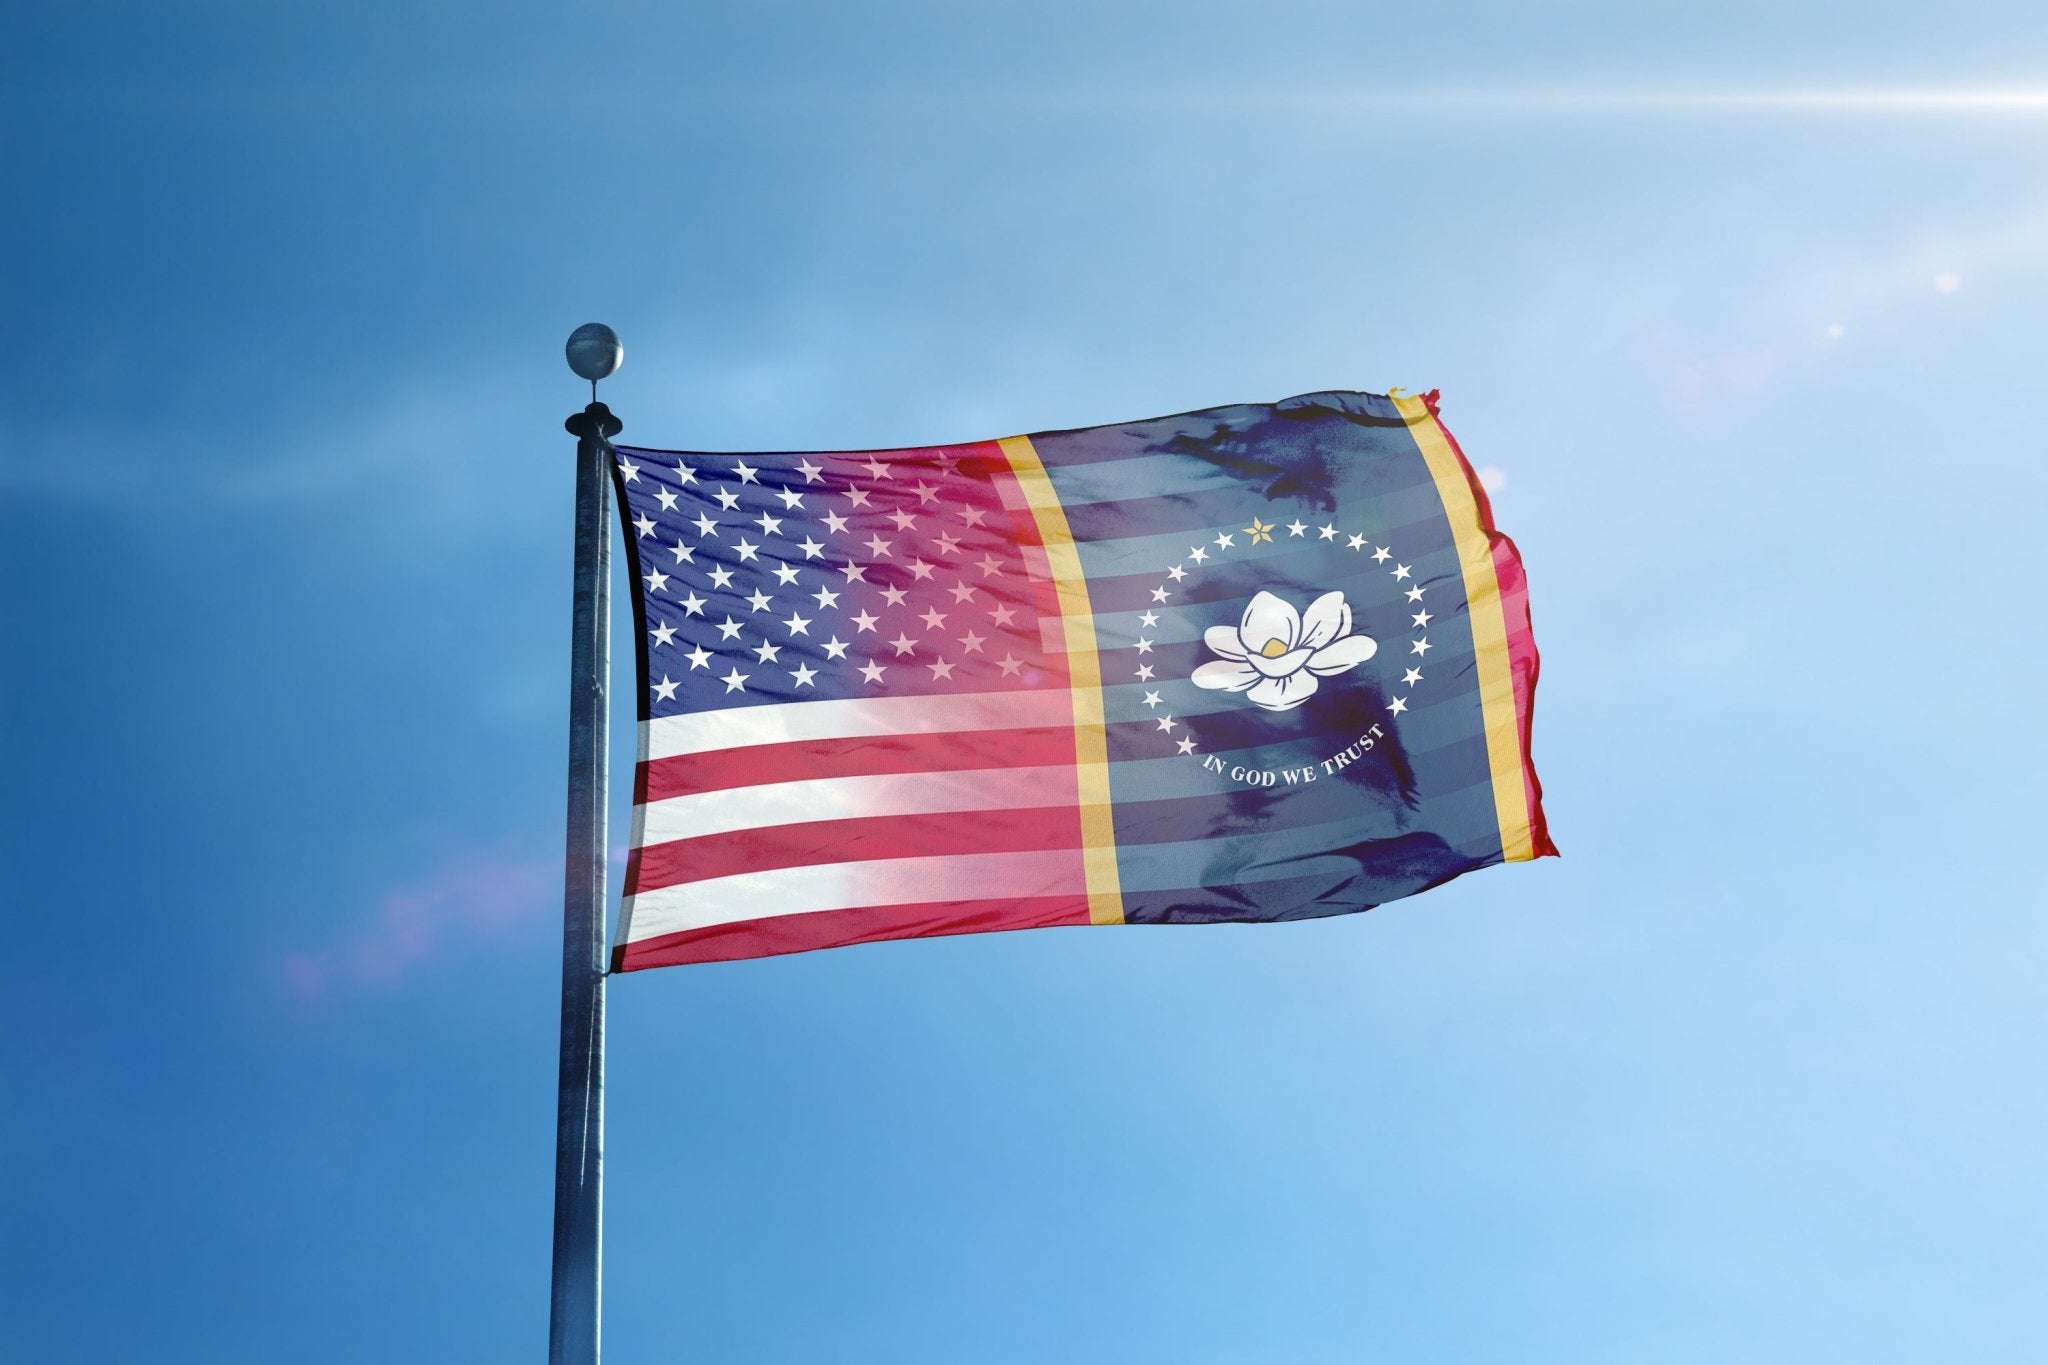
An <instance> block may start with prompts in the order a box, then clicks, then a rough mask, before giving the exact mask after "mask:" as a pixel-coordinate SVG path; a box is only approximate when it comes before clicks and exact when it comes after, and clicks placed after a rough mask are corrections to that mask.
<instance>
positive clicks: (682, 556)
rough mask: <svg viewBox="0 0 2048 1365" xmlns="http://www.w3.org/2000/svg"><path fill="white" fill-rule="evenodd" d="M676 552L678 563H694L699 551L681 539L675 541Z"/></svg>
mask: <svg viewBox="0 0 2048 1365" xmlns="http://www.w3.org/2000/svg"><path fill="white" fill-rule="evenodd" d="M674 553H675V557H676V563H678V564H692V563H695V562H696V559H697V552H696V551H695V550H692V549H691V548H690V547H689V546H687V545H685V544H683V542H681V541H680V540H679V541H677V542H676V543H675V551H674Z"/></svg>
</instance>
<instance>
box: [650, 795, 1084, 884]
mask: <svg viewBox="0 0 2048 1365" xmlns="http://www.w3.org/2000/svg"><path fill="white" fill-rule="evenodd" d="M1079 847H1081V813H1080V811H1079V810H1078V809H1076V808H1075V807H1073V806H1053V807H1046V808H1039V809H1034V810H967V811H945V812H942V813H937V814H931V815H877V816H864V817H859V818H856V819H851V820H810V821H805V822H803V823H801V824H794V825H769V826H766V827H764V828H761V829H741V830H733V831H730V832H729V833H725V834H706V835H701V836H699V837H698V838H695V839H674V840H671V841H670V842H668V843H665V844H653V845H650V846H649V847H647V848H641V849H635V850H634V851H633V853H632V855H631V856H630V857H629V858H628V859H627V863H626V894H627V895H638V894H639V893H640V892H642V891H655V890H659V889H660V888H661V887H664V886H676V885H679V884H681V883H683V882H699V881H704V880H707V879H708V878H711V877H729V876H733V875H736V874H738V873H741V872H766V871H769V870H771V869H773V868H780V867H812V866H816V865H817V864H820V863H858V862H870V861H874V860H877V859H883V858H934V857H944V856H947V855H951V854H960V853H1029V852H1036V851H1039V850H1044V849H1060V848H1079Z"/></svg>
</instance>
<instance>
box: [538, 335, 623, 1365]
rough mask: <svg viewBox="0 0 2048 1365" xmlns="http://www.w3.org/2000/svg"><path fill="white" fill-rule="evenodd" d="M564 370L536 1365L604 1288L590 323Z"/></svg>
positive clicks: (610, 367)
mask: <svg viewBox="0 0 2048 1365" xmlns="http://www.w3.org/2000/svg"><path fill="white" fill-rule="evenodd" d="M568 355H569V368H570V369H572V370H574V371H575V372H576V373H577V374H578V375H579V376H581V377H582V378H584V379H587V380H589V381H590V406H589V407H587V408H585V409H584V410H583V411H581V412H579V413H577V414H575V415H574V416H573V417H571V418H569V420H568V421H567V422H565V423H563V425H564V426H565V427H566V428H567V429H568V430H569V432H570V434H571V435H573V436H575V437H576V594H575V606H574V608H573V614H572V620H573V626H572V634H571V638H570V646H569V821H568V856H567V859H566V864H565V866H566V875H565V877H564V881H563V897H562V1059H561V1073H560V1089H559V1090H558V1092H557V1097H556V1105H555V1251H554V1282H553V1293H552V1297H551V1299H550V1303H549V1313H548V1365H597V1358H598V1335H599V1332H598V1329H599V1321H600V1313H599V1305H600V1302H601V1300H602V1286H603V1276H604V972H605V951H604V948H605V944H604V940H605V872H606V861H607V858H606V854H607V850H606V848H605V799H606V788H607V785H608V784H607V782H606V776H607V767H608V763H607V760H608V758H609V744H610V738H611V725H610V706H609V703H610V700H611V697H610V672H611V545H612V527H611V461H612V444H611V438H612V437H613V436H615V435H617V434H618V432H619V430H620V428H621V423H620V422H619V419H618V418H616V417H614V416H612V414H611V410H610V409H609V408H607V407H605V405H604V404H602V403H600V402H598V401H597V381H598V380H600V379H603V378H605V377H606V376H608V375H610V374H611V373H612V372H613V371H614V370H616V369H618V367H619V361H620V359H621V358H622V353H621V350H620V347H619V339H618V336H617V334H616V333H614V332H613V331H612V330H611V328H609V327H606V326H604V325H603V324H601V323H595V322H593V323H589V324H586V325H585V326H582V327H579V328H577V329H576V330H575V332H574V333H572V334H571V335H570V337H569V346H568Z"/></svg>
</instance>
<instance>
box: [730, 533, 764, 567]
mask: <svg viewBox="0 0 2048 1365" xmlns="http://www.w3.org/2000/svg"><path fill="white" fill-rule="evenodd" d="M732 549H733V553H734V554H736V555H738V556H739V557H740V563H742V564H745V563H747V562H748V561H750V560H752V559H753V557H754V556H755V555H757V554H759V553H760V552H761V547H760V546H758V545H756V544H754V543H753V542H752V541H750V540H748V539H747V538H746V537H745V536H741V537H740V538H739V541H738V543H737V544H735V545H734V546H733V547H732Z"/></svg>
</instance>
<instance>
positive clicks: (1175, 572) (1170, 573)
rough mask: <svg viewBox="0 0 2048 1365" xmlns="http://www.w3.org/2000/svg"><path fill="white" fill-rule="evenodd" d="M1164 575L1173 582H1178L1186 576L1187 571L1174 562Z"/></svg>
mask: <svg viewBox="0 0 2048 1365" xmlns="http://www.w3.org/2000/svg"><path fill="white" fill-rule="evenodd" d="M1166 576H1167V577H1168V578H1171V579H1172V580H1173V581H1174V582H1176V583H1178V582H1180V581H1181V580H1182V579H1183V578H1186V577H1187V576H1188V571H1187V570H1186V569H1183V568H1182V567H1181V566H1180V565H1178V564H1176V565H1174V566H1173V567H1172V568H1170V569H1168V570H1167V571H1166Z"/></svg>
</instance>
